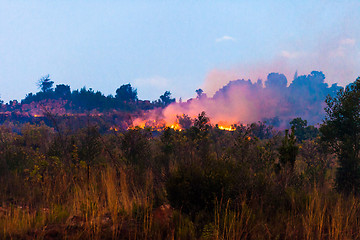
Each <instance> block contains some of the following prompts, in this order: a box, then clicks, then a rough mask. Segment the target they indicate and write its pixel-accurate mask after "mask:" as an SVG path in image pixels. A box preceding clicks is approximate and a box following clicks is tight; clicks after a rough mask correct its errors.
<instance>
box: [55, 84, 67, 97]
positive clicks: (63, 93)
mask: <svg viewBox="0 0 360 240" xmlns="http://www.w3.org/2000/svg"><path fill="white" fill-rule="evenodd" d="M55 94H56V96H57V97H60V98H68V97H70V95H71V91H70V86H69V85H64V84H59V85H56V87H55Z"/></svg>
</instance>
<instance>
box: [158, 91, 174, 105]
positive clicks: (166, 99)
mask: <svg viewBox="0 0 360 240" xmlns="http://www.w3.org/2000/svg"><path fill="white" fill-rule="evenodd" d="M173 102H175V98H171V92H170V91H166V92H165V93H164V94H163V95H161V96H160V103H161V104H162V105H164V106H167V105H169V104H170V103H173Z"/></svg>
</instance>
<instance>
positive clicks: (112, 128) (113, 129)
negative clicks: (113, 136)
mask: <svg viewBox="0 0 360 240" xmlns="http://www.w3.org/2000/svg"><path fill="white" fill-rule="evenodd" d="M110 131H115V132H117V131H119V129H118V128H117V127H110Z"/></svg>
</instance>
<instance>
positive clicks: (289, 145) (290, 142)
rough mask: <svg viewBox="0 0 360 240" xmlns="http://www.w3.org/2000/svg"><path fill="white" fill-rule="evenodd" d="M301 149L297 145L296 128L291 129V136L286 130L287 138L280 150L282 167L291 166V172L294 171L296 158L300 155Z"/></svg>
mask: <svg viewBox="0 0 360 240" xmlns="http://www.w3.org/2000/svg"><path fill="white" fill-rule="evenodd" d="M298 151H299V147H298V146H297V145H296V138H295V129H294V126H292V128H291V134H289V130H288V129H286V130H285V137H284V139H283V141H282V144H281V146H280V148H279V154H280V157H279V160H280V163H281V165H282V166H286V165H287V164H290V166H291V170H294V166H295V160H296V156H297V154H298Z"/></svg>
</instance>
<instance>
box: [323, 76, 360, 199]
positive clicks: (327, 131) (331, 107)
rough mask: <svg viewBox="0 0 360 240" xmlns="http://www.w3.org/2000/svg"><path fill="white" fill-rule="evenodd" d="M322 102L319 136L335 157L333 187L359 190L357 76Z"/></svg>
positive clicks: (359, 88) (359, 97)
mask: <svg viewBox="0 0 360 240" xmlns="http://www.w3.org/2000/svg"><path fill="white" fill-rule="evenodd" d="M325 102H326V104H327V107H326V108H325V112H326V118H325V120H324V123H323V124H322V126H321V127H320V132H321V134H322V136H321V139H322V140H323V141H324V142H325V143H327V144H328V146H329V147H330V148H331V149H332V150H333V152H334V153H336V155H337V157H338V162H339V167H338V169H337V172H336V188H337V190H338V191H339V192H342V193H345V194H350V193H355V194H359V193H360V157H359V150H360V77H359V78H357V79H356V81H355V82H354V83H352V84H349V85H348V86H347V87H346V88H345V90H344V89H340V91H339V92H338V93H337V96H335V97H331V96H328V97H327V98H326V101H325Z"/></svg>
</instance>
